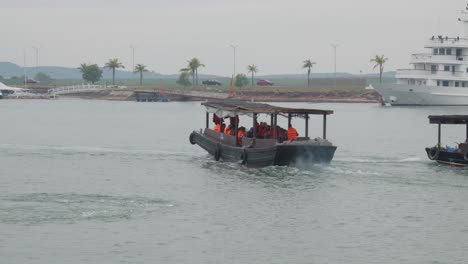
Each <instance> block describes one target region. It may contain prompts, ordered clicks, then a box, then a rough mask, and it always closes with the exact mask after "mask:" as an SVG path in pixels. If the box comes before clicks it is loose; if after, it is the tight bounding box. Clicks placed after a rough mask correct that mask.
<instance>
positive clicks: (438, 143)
mask: <svg viewBox="0 0 468 264" xmlns="http://www.w3.org/2000/svg"><path fill="white" fill-rule="evenodd" d="M438 130H439V133H438V137H437V147H438V148H439V150H440V146H441V140H440V139H441V134H442V124H441V123H439V129H438Z"/></svg>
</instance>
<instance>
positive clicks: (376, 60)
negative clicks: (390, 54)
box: [370, 55, 388, 83]
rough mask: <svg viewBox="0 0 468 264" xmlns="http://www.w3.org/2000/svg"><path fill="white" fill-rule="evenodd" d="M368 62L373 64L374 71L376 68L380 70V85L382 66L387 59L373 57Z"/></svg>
mask: <svg viewBox="0 0 468 264" xmlns="http://www.w3.org/2000/svg"><path fill="white" fill-rule="evenodd" d="M370 61H371V62H373V63H375V65H374V69H375V68H377V66H378V67H379V70H380V75H379V77H380V78H379V80H380V83H382V74H383V70H384V64H385V63H386V62H387V61H388V58H385V56H384V55H381V56H379V55H375V57H374V58H372V59H371V60H370Z"/></svg>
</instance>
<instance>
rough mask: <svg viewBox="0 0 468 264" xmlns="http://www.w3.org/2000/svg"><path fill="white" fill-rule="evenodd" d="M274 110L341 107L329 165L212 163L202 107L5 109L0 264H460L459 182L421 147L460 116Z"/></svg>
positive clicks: (88, 104)
mask: <svg viewBox="0 0 468 264" xmlns="http://www.w3.org/2000/svg"><path fill="white" fill-rule="evenodd" d="M283 105H293V106H300V107H314V108H325V109H334V110H336V114H335V115H333V116H331V117H330V118H329V138H330V140H332V141H333V142H334V143H335V144H336V145H337V146H338V147H339V148H338V151H337V153H336V156H335V159H334V161H333V163H332V164H331V165H330V166H315V167H314V168H312V169H309V170H300V169H296V168H282V167H269V168H264V169H246V168H243V167H241V166H240V165H238V164H231V163H223V162H215V161H213V158H212V157H210V156H208V155H207V154H206V153H205V152H204V151H203V150H202V149H200V148H199V147H197V146H192V145H190V144H189V143H188V135H189V133H190V132H191V130H193V129H200V127H202V126H203V124H204V112H203V110H204V109H203V108H202V107H201V106H200V105H199V103H160V104H159V103H147V104H146V103H133V102H106V101H80V100H57V101H13V100H4V101H0V113H1V117H2V118H1V119H2V121H1V125H0V127H1V130H0V131H1V134H0V135H1V137H0V258H1V261H0V262H1V263H44V264H45V263H47V264H50V263H466V261H467V260H468V212H467V204H468V170H466V169H460V168H451V167H446V166H441V165H437V164H434V163H433V162H430V161H428V159H427V157H426V156H425V153H424V147H426V146H433V145H434V144H435V142H436V139H437V135H436V132H437V129H436V127H435V126H433V125H429V124H428V119H427V115H429V114H467V113H468V108H460V107H453V108H450V107H448V108H441V107H437V108H382V107H380V106H378V105H374V104H283ZM313 121H316V122H314V123H313V124H311V131H313V132H315V134H316V135H317V136H319V135H320V133H321V129H322V128H321V121H320V119H319V118H317V119H313ZM282 122H284V124H283V126H285V125H286V123H285V121H284V120H283V121H282ZM247 124H250V122H248V123H246V126H247ZM302 125H303V124H302V121H301V122H299V121H296V122H295V126H296V127H297V128H298V131H299V133H301V132H302V131H303V130H302V129H303V126H302ZM464 131H465V129H464V128H463V127H458V128H449V129H447V130H444V144H447V145H454V144H455V143H454V142H459V141H463V140H464Z"/></svg>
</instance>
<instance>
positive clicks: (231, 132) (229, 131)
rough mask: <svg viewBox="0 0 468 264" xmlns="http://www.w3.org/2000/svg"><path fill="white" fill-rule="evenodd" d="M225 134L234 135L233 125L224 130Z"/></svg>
mask: <svg viewBox="0 0 468 264" xmlns="http://www.w3.org/2000/svg"><path fill="white" fill-rule="evenodd" d="M224 134H226V135H234V128H233V127H232V125H229V126H227V127H226V128H225V129H224Z"/></svg>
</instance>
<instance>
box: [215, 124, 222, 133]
mask: <svg viewBox="0 0 468 264" xmlns="http://www.w3.org/2000/svg"><path fill="white" fill-rule="evenodd" d="M214 131H216V132H221V124H220V123H219V122H218V123H217V124H216V125H215V127H214Z"/></svg>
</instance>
